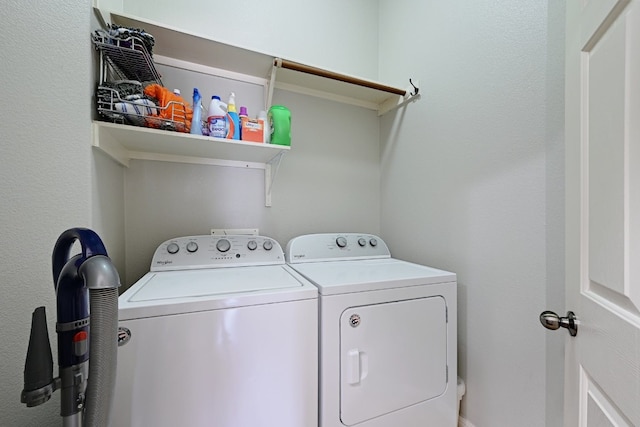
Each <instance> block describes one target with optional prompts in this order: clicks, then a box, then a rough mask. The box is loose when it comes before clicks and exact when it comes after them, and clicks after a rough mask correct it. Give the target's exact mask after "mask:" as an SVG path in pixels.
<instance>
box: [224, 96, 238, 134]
mask: <svg viewBox="0 0 640 427" xmlns="http://www.w3.org/2000/svg"><path fill="white" fill-rule="evenodd" d="M227 139H240V116H238V110H236V94H235V93H234V92H231V95H229V102H228V103H227Z"/></svg>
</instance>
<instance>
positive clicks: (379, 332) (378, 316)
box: [285, 233, 458, 427]
mask: <svg viewBox="0 0 640 427" xmlns="http://www.w3.org/2000/svg"><path fill="white" fill-rule="evenodd" d="M285 254H286V256H287V262H288V263H289V265H290V266H292V267H293V268H294V269H295V270H296V271H298V272H299V273H300V274H302V275H303V276H304V277H305V278H306V279H308V280H309V281H311V282H312V283H313V284H314V285H315V286H317V287H318V290H319V292H320V301H319V303H320V314H319V316H320V322H319V324H320V337H319V339H320V358H319V364H320V393H319V394H320V401H319V405H320V406H319V425H320V427H344V426H358V427H399V426H402V427H455V426H457V423H458V414H457V412H456V408H457V406H456V405H457V368H456V364H457V354H456V352H457V341H456V340H457V322H456V313H457V310H456V275H455V274H454V273H450V272H447V271H442V270H437V269H434V268H430V267H426V266H422V265H417V264H413V263H409V262H405V261H401V260H398V259H394V258H391V254H390V252H389V249H388V247H387V245H386V244H385V243H384V241H383V240H382V239H380V238H379V237H377V236H374V235H370V234H355V233H342V234H312V235H304V236H299V237H296V238H294V239H292V240H291V241H289V243H288V245H287V248H286V251H285Z"/></svg>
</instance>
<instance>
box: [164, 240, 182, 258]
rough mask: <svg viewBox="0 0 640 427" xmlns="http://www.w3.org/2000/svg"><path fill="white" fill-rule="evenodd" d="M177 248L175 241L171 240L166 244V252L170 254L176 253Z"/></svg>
mask: <svg viewBox="0 0 640 427" xmlns="http://www.w3.org/2000/svg"><path fill="white" fill-rule="evenodd" d="M179 250H180V246H178V244H177V243H176V242H171V243H169V244H168V245H167V252H169V253H170V254H171V255H173V254H177V253H178V251H179Z"/></svg>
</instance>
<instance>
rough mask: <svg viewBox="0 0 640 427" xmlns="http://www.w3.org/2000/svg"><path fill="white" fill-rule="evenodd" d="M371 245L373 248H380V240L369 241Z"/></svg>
mask: <svg viewBox="0 0 640 427" xmlns="http://www.w3.org/2000/svg"><path fill="white" fill-rule="evenodd" d="M369 244H370V245H371V246H373V247H375V246H378V240H377V239H371V240H369Z"/></svg>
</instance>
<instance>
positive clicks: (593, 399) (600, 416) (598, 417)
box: [582, 371, 633, 427]
mask: <svg viewBox="0 0 640 427" xmlns="http://www.w3.org/2000/svg"><path fill="white" fill-rule="evenodd" d="M582 374H583V381H582V383H583V384H584V385H585V387H584V393H585V397H584V399H585V400H586V402H587V405H586V417H585V419H587V420H588V427H609V426H611V427H633V425H632V424H630V423H629V421H628V420H627V419H625V417H624V416H623V415H622V414H620V412H619V411H618V409H617V408H616V406H615V404H614V403H613V402H611V400H609V399H608V398H607V396H606V395H605V394H604V393H603V392H602V390H601V389H600V388H599V387H598V386H597V384H595V383H593V382H592V381H591V378H589V376H588V375H587V374H586V373H585V372H584V371H583V372H582Z"/></svg>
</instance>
